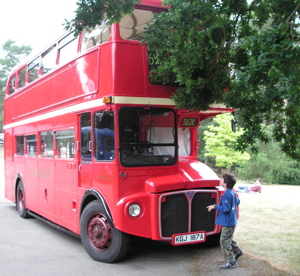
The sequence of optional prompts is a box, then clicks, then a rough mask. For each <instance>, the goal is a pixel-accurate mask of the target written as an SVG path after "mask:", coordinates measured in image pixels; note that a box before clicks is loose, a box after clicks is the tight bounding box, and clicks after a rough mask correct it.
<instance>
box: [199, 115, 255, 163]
mask: <svg viewBox="0 0 300 276" xmlns="http://www.w3.org/2000/svg"><path fill="white" fill-rule="evenodd" d="M231 119H233V116H232V115H231V114H222V115H218V116H216V117H215V119H214V123H215V124H212V125H209V126H208V130H206V131H204V135H205V136H204V141H205V143H206V144H205V150H206V153H205V154H204V155H205V156H211V157H215V158H216V165H217V166H218V167H225V168H230V167H232V166H233V165H234V164H236V163H242V162H245V161H247V160H249V159H250V155H249V154H248V153H246V152H244V153H241V152H238V151H236V150H235V148H234V146H235V143H236V140H237V138H238V137H239V136H240V135H241V134H242V133H243V131H242V130H239V131H236V132H233V131H232V130H231Z"/></svg>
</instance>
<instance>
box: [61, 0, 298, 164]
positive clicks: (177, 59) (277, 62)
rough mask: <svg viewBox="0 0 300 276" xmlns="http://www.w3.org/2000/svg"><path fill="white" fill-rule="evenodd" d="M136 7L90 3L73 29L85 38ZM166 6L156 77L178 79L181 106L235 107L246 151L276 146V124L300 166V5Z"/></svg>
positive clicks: (204, 0)
mask: <svg viewBox="0 0 300 276" xmlns="http://www.w3.org/2000/svg"><path fill="white" fill-rule="evenodd" d="M136 2H137V1H135V0H132V1H130V0H126V1H121V0H117V1H115V0H114V1H112V0H108V1H106V0H105V1H104V0H94V1H92V0H90V1H85V0H83V1H81V2H80V3H79V8H78V9H77V11H76V18H75V19H74V20H73V21H71V22H69V24H68V25H67V26H68V27H74V28H75V29H76V30H77V31H78V32H79V31H80V30H81V29H82V28H83V26H84V25H87V26H90V27H91V26H93V25H95V24H96V23H97V20H96V19H95V18H101V19H103V18H104V14H105V12H106V13H107V16H108V17H109V19H110V20H111V22H113V21H117V20H119V18H120V16H121V15H122V14H124V13H128V11H130V10H131V9H132V5H131V4H133V3H136ZM122 3H123V4H122ZM164 5H170V9H169V11H168V12H162V13H160V14H157V15H156V16H155V20H154V22H153V24H152V25H150V26H149V27H148V28H147V29H146V32H145V41H146V42H147V43H148V47H149V49H150V50H154V51H155V52H156V54H157V59H158V61H159V64H158V68H157V69H156V72H157V74H158V75H160V76H162V77H163V76H166V75H169V74H173V75H174V76H175V78H176V80H177V82H178V85H179V88H178V90H177V91H176V93H175V94H174V95H173V96H172V98H173V99H174V100H175V103H176V105H177V106H178V107H180V108H185V109H198V110H207V109H208V108H209V106H210V105H212V104H214V103H225V104H226V105H227V106H230V107H233V108H236V109H237V110H238V116H239V118H240V121H241V122H242V123H243V127H244V133H243V135H241V136H240V137H239V138H238V143H237V149H239V150H240V151H244V150H245V149H246V148H247V147H249V146H251V147H252V150H255V149H256V150H257V147H256V143H255V142H256V139H257V138H258V139H260V140H262V141H264V142H268V141H270V138H269V137H268V135H267V134H266V130H265V125H268V124H273V123H274V124H275V125H276V127H275V128H274V129H273V134H272V137H273V138H274V139H275V140H276V141H277V142H279V143H280V146H281V150H282V151H283V152H285V153H286V154H288V155H289V156H290V157H292V158H294V159H296V160H300V120H299V119H300V109H299V107H298V102H299V94H300V93H299V83H298V82H299V81H298V80H299V79H300V78H299V77H300V70H298V68H299V65H300V47H299V31H300V28H299V13H300V3H299V1H298V0H280V1H278V0H252V1H249V0H229V1H225V0H220V1H218V0H193V1H186V0H165V1H164ZM100 6H101V7H102V8H101V9H100V8H99V7H100ZM115 7H116V9H115V10H114V8H115ZM98 11H99V14H98ZM91 14H92V15H93V16H91ZM115 15H117V16H115ZM98 23H99V20H98ZM224 92H227V93H224ZM262 123H263V124H262Z"/></svg>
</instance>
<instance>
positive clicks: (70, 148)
mask: <svg viewBox="0 0 300 276" xmlns="http://www.w3.org/2000/svg"><path fill="white" fill-rule="evenodd" d="M74 141H75V136H74V130H73V129H68V130H60V131H56V132H55V143H56V149H57V157H58V158H74V156H75V146H74V143H75V142H74Z"/></svg>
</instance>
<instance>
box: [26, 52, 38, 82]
mask: <svg viewBox="0 0 300 276" xmlns="http://www.w3.org/2000/svg"><path fill="white" fill-rule="evenodd" d="M28 73H29V74H28V76H29V82H32V81H34V80H35V79H37V77H38V75H39V58H36V59H35V60H34V61H32V62H30V63H29V64H28Z"/></svg>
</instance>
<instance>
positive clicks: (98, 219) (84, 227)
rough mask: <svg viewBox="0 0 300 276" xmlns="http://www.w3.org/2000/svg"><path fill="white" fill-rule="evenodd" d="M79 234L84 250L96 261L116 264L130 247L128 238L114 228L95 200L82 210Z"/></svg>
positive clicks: (101, 206)
mask: <svg viewBox="0 0 300 276" xmlns="http://www.w3.org/2000/svg"><path fill="white" fill-rule="evenodd" d="M80 233H81V241H82V244H83V246H84V248H85V250H86V251H87V253H88V254H89V255H90V256H91V257H92V258H93V259H94V260H96V261H101V262H106V263H112V262H116V261H118V260H120V259H121V258H123V257H124V256H125V255H126V253H127V252H128V250H129V247H130V237H129V236H128V235H127V234H125V233H123V232H121V231H119V230H118V229H116V228H115V227H114V225H113V223H112V222H111V220H110V219H109V217H108V215H107V214H106V211H105V210H104V208H103V205H102V204H101V203H100V202H99V201H97V200H95V201H92V202H91V203H89V204H88V205H87V206H86V208H85V209H84V210H83V212H82V215H81V219H80Z"/></svg>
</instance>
